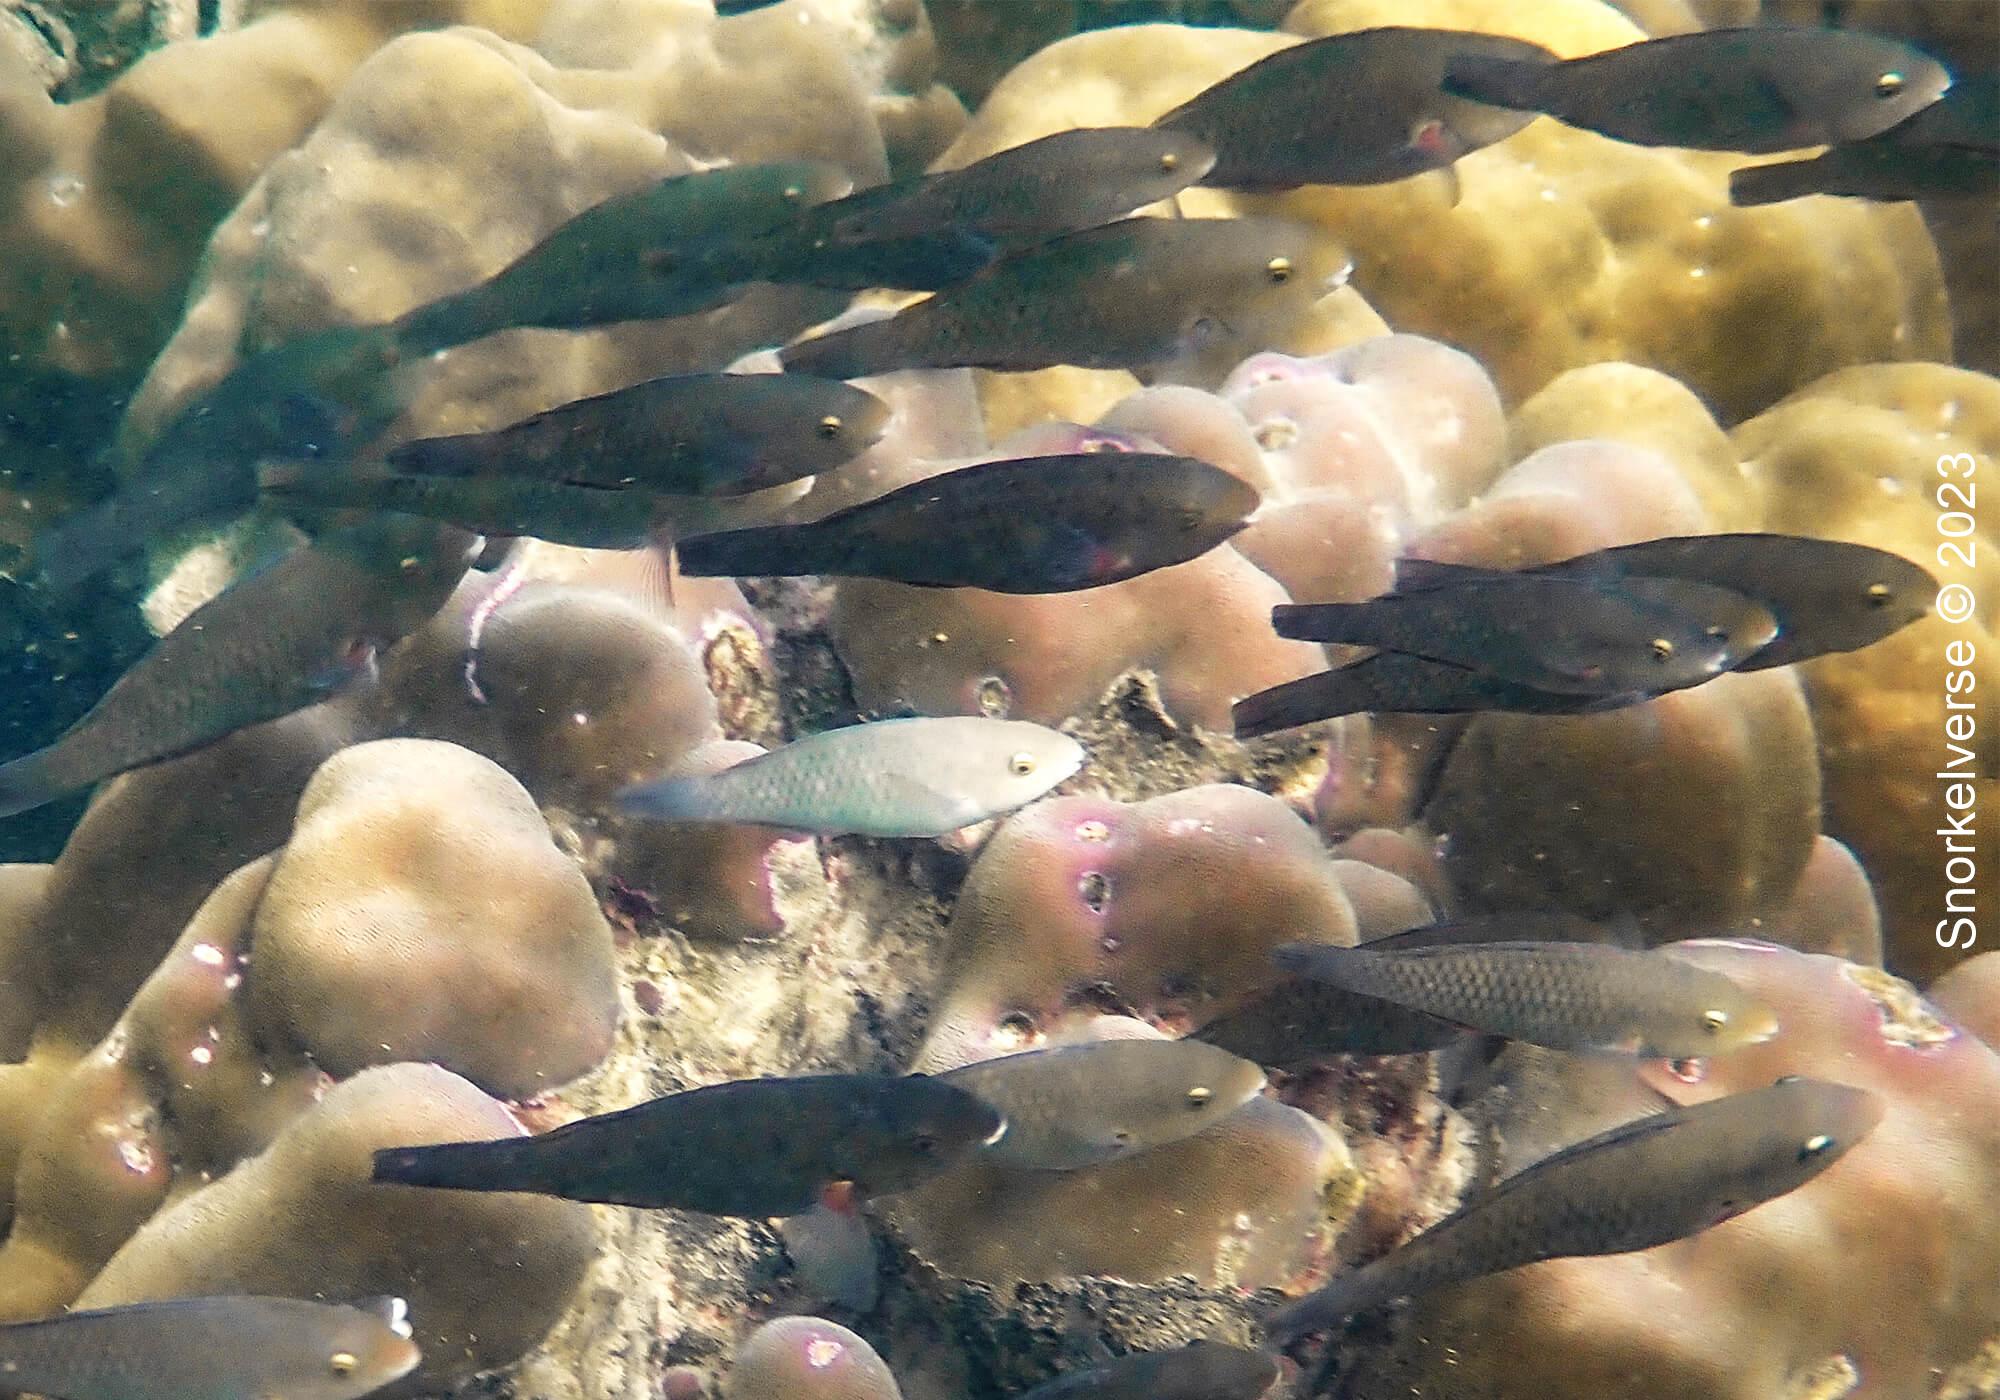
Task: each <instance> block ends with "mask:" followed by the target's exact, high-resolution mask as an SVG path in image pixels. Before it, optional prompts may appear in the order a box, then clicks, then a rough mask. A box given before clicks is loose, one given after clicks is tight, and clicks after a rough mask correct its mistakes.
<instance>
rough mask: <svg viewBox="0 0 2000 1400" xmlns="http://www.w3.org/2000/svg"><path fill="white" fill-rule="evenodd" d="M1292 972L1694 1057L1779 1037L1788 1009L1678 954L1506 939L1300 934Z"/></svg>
mask: <svg viewBox="0 0 2000 1400" xmlns="http://www.w3.org/2000/svg"><path fill="white" fill-rule="evenodd" d="M1275 956H1276V961H1277V963H1278V965H1279V966H1280V967H1282V968H1284V969H1285V970H1286V971H1287V972H1292V973H1297V974H1299V975H1301V976H1306V977H1312V978H1315V979H1317V980H1319V981H1323V982H1328V983H1331V984H1333V985H1334V986H1337V987H1342V988H1345V989H1346V990H1347V991H1350V992H1354V993H1357V994H1359V995H1362V996H1371V997H1379V998H1381V999H1382V1000H1385V1001H1393V1002H1395V1003H1396V1004H1398V1005H1399V1006H1407V1007H1409V1008H1411V1009H1412V1010H1416V1011H1422V1012H1424V1013H1426V1014H1427V1015H1431V1016H1436V1017H1438V1018H1440V1019H1441V1020H1446V1021H1451V1022H1455V1023H1456V1024H1458V1025H1462V1026H1468V1027H1470V1028H1472V1029H1474V1030H1478V1031H1483V1032H1485V1033H1487V1034H1489V1035H1501V1036H1506V1037H1507V1038H1508V1039H1510V1040H1526V1041H1530V1042H1532V1043H1534V1044H1536V1045H1547V1046H1550V1047H1552V1048H1554V1049H1558V1050H1610V1051H1620V1052H1625V1053H1630V1054H1639V1055H1648V1056H1668V1057H1673V1058H1682V1057H1686V1056H1692V1055H1714V1054H1720V1053H1723V1052H1725V1051H1728V1050H1733V1049H1736V1048H1737V1047H1739V1046H1743V1045H1750V1044H1755V1043H1757V1042H1759V1041H1762V1040H1768V1039H1770V1037H1771V1036H1772V1035H1774V1034H1776V1032H1777V1028H1778V1023H1777V1017H1776V1015H1775V1014H1774V1013H1773V1012H1772V1011H1771V1009H1770V1008H1769V1007H1768V1006H1766V1005H1764V1004H1763V1003H1762V1002H1760V1001H1758V1000H1757V999H1756V998H1755V997H1753V996H1751V995H1750V994H1749V993H1748V992H1746V991H1744V990H1743V989H1742V988H1741V987H1740V986H1738V985H1737V984H1736V983H1735V982H1734V981H1732V980H1731V979H1730V978H1727V977H1724V976H1723V975H1722V974H1720V973H1717V972H1711V971H1709V970H1708V969H1706V968H1699V967H1695V966H1694V965H1692V964H1690V963H1687V962H1684V961H1682V960H1681V959H1678V958H1675V957H1673V956H1672V955H1671V954H1668V953H1664V952H1658V951H1640V950H1636V949H1630V948H1616V947H1609V946H1606V945H1601V944H1583V943H1539V942H1500V943H1481V944H1438V945H1430V946H1424V945H1419V946H1398V947H1394V948H1389V949H1376V948H1369V947H1361V948H1338V947H1333V946H1331V945H1326V944H1318V943H1291V944H1286V945H1284V946H1283V947H1282V948H1280V949H1279V950H1278V951H1277V954H1276V955H1275Z"/></svg>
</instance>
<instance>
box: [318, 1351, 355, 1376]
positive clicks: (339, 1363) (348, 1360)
mask: <svg viewBox="0 0 2000 1400" xmlns="http://www.w3.org/2000/svg"><path fill="white" fill-rule="evenodd" d="M326 1364H327V1368H328V1369H329V1370H331V1371H332V1372H333V1373H334V1374H335V1375H336V1376H351V1375H353V1374H354V1373H355V1372H356V1371H357V1370H359V1369H360V1368H361V1358H360V1357H358V1356H356V1355H355V1354H354V1353H353V1352H351V1351H337V1352H335V1353H334V1354H333V1355H332V1356H329V1357H328V1358H327V1359H326Z"/></svg>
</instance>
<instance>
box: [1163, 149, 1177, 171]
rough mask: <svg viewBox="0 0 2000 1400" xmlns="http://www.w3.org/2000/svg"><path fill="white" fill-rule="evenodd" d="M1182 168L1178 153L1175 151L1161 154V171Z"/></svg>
mask: <svg viewBox="0 0 2000 1400" xmlns="http://www.w3.org/2000/svg"><path fill="white" fill-rule="evenodd" d="M1180 168H1181V158H1180V156H1179V155H1178V154H1177V153H1175V152H1173V151H1162V152H1161V153H1160V169H1162V170H1179V169H1180Z"/></svg>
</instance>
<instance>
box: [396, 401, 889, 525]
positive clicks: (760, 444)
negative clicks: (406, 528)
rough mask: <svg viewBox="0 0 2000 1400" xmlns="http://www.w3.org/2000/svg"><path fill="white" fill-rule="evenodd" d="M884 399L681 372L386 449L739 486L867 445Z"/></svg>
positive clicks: (401, 458)
mask: <svg viewBox="0 0 2000 1400" xmlns="http://www.w3.org/2000/svg"><path fill="white" fill-rule="evenodd" d="M888 422H889V406H888V405H887V404H885V403H883V402H882V400H880V399H878V398H876V397H875V396H874V395H873V394H871V393H868V392H867V391H866V390H864V389H856V388H853V387H851V386H849V385H846V384H842V383H840V382H838V381H837V380H830V379H814V378H812V377H811V376H809V375H802V374H676V375H669V376H667V377H666V378H664V379H650V380H647V381H646V382H645V383H643V384H634V385H632V386H630V387H629V388H624V389H618V390H615V391H613V392H611V393H608V394H599V395H596V396H595V397H593V398H587V399H578V400H577V401H576V402H574V403H567V404H564V405H562V406H561V407H560V408H552V409H550V410H548V411H547V412H546V413H537V414H535V415H534V416H533V417H532V418H524V419H522V420H521V421H520V422H518V423H514V424H511V425H509V426H508V427H505V428H501V429H498V430H497V431H494V432H490V433H467V434H463V435H460V436H457V437H441V438H424V439H421V440H419V441H417V442H406V443H404V444H403V445H402V446H400V447H397V448H395V449H394V450H393V451H391V452H390V453H389V454H388V461H389V465H390V466H392V467H394V468H395V469H396V470H397V471H399V472H409V473H432V474H435V475H439V476H492V475H508V476H524V477H534V478H537V479H539V480H545V481H555V482H561V483H564V484H567V485H570V486H637V487H642V488H644V489H646V490H648V491H661V492H666V493H668V494H671V495H682V496H739V495H743V494H745V493H746V492H750V491H761V490H763V489H765V488H766V487H770V486H782V485H783V484H785V483H786V482H788V481H797V480H798V479H799V478H800V477H806V476H813V475H815V474H817V473H819V472H823V471H825V470H827V469H828V468H830V467H837V466H839V465H840V464H841V463H842V462H845V461H847V460H848V459H850V458H852V457H855V456H857V455H859V454H860V453H862V452H865V451H866V450H867V449H868V448H869V447H871V446H873V445H874V444H875V443H876V442H877V441H878V440H879V439H880V438H881V436H882V431H883V429H884V428H885V427H887V426H888Z"/></svg>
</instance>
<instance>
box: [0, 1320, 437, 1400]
mask: <svg viewBox="0 0 2000 1400" xmlns="http://www.w3.org/2000/svg"><path fill="white" fill-rule="evenodd" d="M419 1360H421V1357H420V1356H419V1354H418V1351H417V1347H416V1344H415V1343H414V1342H412V1341H411V1340H410V1324H409V1322H408V1321H407V1320H406V1316H405V1310H404V1307H403V1300H402V1299H400V1298H377V1299H372V1300H369V1301H367V1302H363V1303H357V1304H355V1305H353V1306H348V1305H346V1304H341V1303H315V1302H308V1301H306V1300H304V1299H301V1298H259V1297H248V1296H223V1297H211V1298H170V1299H167V1300H166V1301H164V1302H157V1303H132V1304H128V1305H127V1306H125V1307H118V1308H97V1309H91V1310H88V1311H80V1312H69V1313H62V1314H59V1315H57V1316H55V1317H50V1318H44V1319H42V1320H40V1321H36V1322H16V1323H11V1324H8V1325H6V1326H0V1388H4V1389H5V1390H6V1391H7V1393H8V1394H10V1395H11V1394H13V1393H14V1392H16V1391H21V1392H28V1393H33V1394H36V1395H47V1396H50V1397H52V1398H53V1400H277V1397H283V1400H357V1397H359V1396H363V1395H367V1394H369V1393H370V1392H372V1391H376V1390H380V1389H381V1388H382V1387H383V1386H385V1385H388V1384H390V1383H391V1382H392V1381H398V1380H401V1379H402V1378H403V1377H404V1376H407V1375H408V1374H409V1373H410V1372H411V1371H413V1370H415V1369H416V1367H417V1363H418V1361H419Z"/></svg>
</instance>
